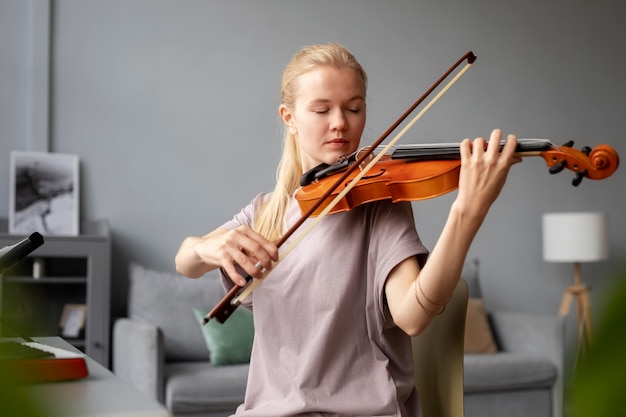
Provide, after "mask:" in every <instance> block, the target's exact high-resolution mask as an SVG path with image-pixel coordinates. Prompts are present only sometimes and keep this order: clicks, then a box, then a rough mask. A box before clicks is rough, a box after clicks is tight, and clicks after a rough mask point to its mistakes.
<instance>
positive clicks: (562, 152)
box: [295, 139, 619, 217]
mask: <svg viewBox="0 0 626 417" xmlns="http://www.w3.org/2000/svg"><path fill="white" fill-rule="evenodd" d="M573 144H574V143H573V142H572V141H570V142H568V143H566V144H565V145H563V146H555V145H554V144H552V143H551V142H550V141H549V140H547V139H519V140H518V143H517V149H516V152H515V156H519V157H528V156H539V157H542V158H543V159H544V160H545V161H546V164H547V166H548V167H549V172H550V173H551V174H556V173H558V172H561V171H562V170H564V169H565V168H567V169H569V170H571V171H574V173H575V174H574V179H573V181H572V184H573V185H574V186H578V185H579V184H580V183H581V181H582V180H583V178H589V179H592V180H600V179H604V178H607V177H609V176H611V175H612V174H613V172H615V170H616V169H617V167H618V166H619V155H618V154H617V152H616V151H615V149H613V148H612V147H610V146H608V145H598V146H597V147H596V148H594V149H593V150H592V149H591V148H589V147H588V146H586V147H584V148H582V149H581V150H577V149H574V148H573ZM503 146H504V142H502V143H501V145H500V148H502V147H503ZM365 149H367V148H363V149H361V150H359V151H357V152H355V153H354V154H352V155H350V156H348V157H346V158H344V159H343V160H342V161H340V162H337V163H336V164H332V165H328V164H321V165H319V166H317V167H315V168H313V169H312V170H310V171H307V172H306V173H304V175H303V176H302V178H301V179H300V185H301V188H300V189H299V190H298V191H297V192H296V195H295V198H296V200H297V201H298V204H299V205H300V209H301V211H302V212H303V213H304V212H307V211H308V210H310V209H311V208H312V207H313V206H314V205H315V210H313V212H312V214H311V217H314V216H317V215H319V214H320V213H321V212H322V211H323V210H324V209H325V208H326V207H327V206H328V204H329V203H330V202H331V201H332V200H334V199H335V198H336V197H337V195H339V194H340V193H341V192H342V191H344V189H345V188H346V187H348V186H349V185H350V184H351V183H352V182H353V181H354V180H355V177H356V176H357V175H358V170H354V171H353V172H352V174H350V175H349V176H348V177H347V178H345V180H343V181H342V184H341V185H339V186H338V187H336V188H334V190H333V191H332V192H331V193H327V190H328V188H329V187H330V185H331V184H334V183H335V182H336V179H337V178H338V176H339V175H340V174H341V173H343V172H344V171H346V170H347V169H348V167H350V166H351V165H352V164H354V163H355V162H356V160H357V159H358V155H359V154H360V153H362V152H363V151H364V150H365ZM378 149H382V147H378ZM375 152H376V151H374V153H372V154H370V156H369V159H370V160H371V159H372V155H373V154H375ZM366 161H367V159H366ZM362 164H363V163H362ZM362 164H361V165H362ZM460 169H461V155H460V144H455V143H451V144H420V145H397V146H395V147H393V148H391V149H390V150H388V151H387V152H386V153H385V155H383V156H382V158H380V159H379V160H378V161H377V162H376V163H375V164H374V165H373V166H372V167H371V168H370V169H369V172H368V173H367V175H364V176H363V177H362V178H360V179H359V180H358V182H357V183H355V184H352V187H351V189H350V190H349V192H347V193H346V194H345V195H344V196H343V198H342V199H341V200H339V201H338V202H337V203H336V204H335V205H334V207H333V208H332V209H331V210H329V211H328V213H329V214H332V213H337V212H342V211H350V210H352V209H353V208H355V207H357V206H359V205H361V204H366V203H371V202H373V201H379V200H385V199H389V200H391V201H393V202H399V201H417V200H426V199H430V198H435V197H439V196H441V195H444V194H446V193H449V192H451V191H453V190H455V189H457V188H458V180H459V172H460ZM324 194H327V196H326V197H325V200H324V202H322V204H317V202H318V200H319V199H320V198H322V196H323V195H324Z"/></svg>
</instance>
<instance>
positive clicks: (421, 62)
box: [0, 0, 626, 315]
mask: <svg viewBox="0 0 626 417" xmlns="http://www.w3.org/2000/svg"><path fill="white" fill-rule="evenodd" d="M625 18H626V3H625V2H618V1H609V0H602V1H594V2H591V1H586V0H576V1H564V0H563V1H544V0H528V1H524V2H520V1H499V2H495V1H488V0H475V1H453V0H444V1H442V0H429V1H414V0H405V1H402V0H394V1H373V0H343V1H331V0H318V1H315V2H312V1H309V2H305V1H287V0H284V1H279V0H266V1H263V2H259V1H252V0H251V1H242V0H233V1H228V2H219V1H182V2H181V1H164V0H161V1H148V0H130V1H129V0H108V1H95V0H94V1H76V0H74V1H72V0H56V1H51V0H29V1H19V0H0V64H1V70H0V89H1V93H0V136H2V142H1V144H0V155H1V156H0V158H1V162H0V163H1V164H2V167H3V168H2V170H0V216H1V217H6V216H7V213H8V181H9V172H8V171H9V170H8V161H9V153H10V151H11V150H13V149H21V150H50V151H54V152H64V153H74V154H78V155H79V156H80V159H81V175H82V177H81V186H82V189H81V193H82V207H81V209H82V212H81V214H82V217H83V218H88V219H100V218H106V219H108V220H109V221H110V224H111V226H112V230H113V239H114V240H113V245H114V253H113V255H114V256H113V262H114V265H113V272H114V277H113V279H114V285H113V291H114V294H113V297H114V300H113V311H114V313H115V314H118V315H119V314H123V313H124V308H125V307H124V306H125V303H126V293H125V291H126V279H127V273H126V269H127V266H128V263H129V262H130V261H138V262H141V263H143V264H145V265H146V266H149V267H152V268H156V269H165V270H173V269H174V266H173V257H174V254H175V252H176V250H177V248H178V245H179V244H180V242H181V240H182V239H183V238H184V237H185V236H187V235H189V234H203V233H205V232H207V231H209V230H211V229H213V228H215V227H216V226H218V225H219V224H221V223H222V222H224V221H225V220H226V219H229V218H230V217H231V216H232V215H233V214H234V213H235V212H236V211H238V210H239V208H240V207H241V206H243V205H244V204H246V203H247V202H248V201H249V200H250V199H251V198H252V197H253V196H254V195H255V194H256V193H257V192H259V191H261V190H269V189H270V188H271V187H272V184H273V180H274V167H275V165H276V162H277V160H278V157H279V153H280V147H281V146H280V141H281V139H280V125H279V123H278V117H277V112H276V109H277V105H278V89H279V78H280V74H281V71H282V68H283V66H284V64H285V63H286V61H287V60H288V59H289V58H290V57H291V55H292V54H293V53H294V52H295V51H296V50H297V49H299V48H300V47H302V46H304V45H308V44H312V43H317V42H328V41H337V42H340V43H343V44H344V45H346V46H347V47H348V48H350V49H351V50H352V51H353V52H354V53H355V54H356V56H357V57H358V58H360V60H361V62H362V64H363V65H364V66H365V68H366V70H367V71H368V74H369V77H370V90H369V94H368V96H369V97H368V99H369V109H368V125H367V127H366V131H365V137H364V139H363V143H364V144H367V143H371V142H372V141H373V140H375V139H376V138H377V137H378V136H379V135H380V134H381V133H382V132H383V131H384V130H385V129H386V128H387V126H388V125H390V124H391V123H392V122H393V121H394V120H395V119H396V118H397V117H398V116H399V115H400V114H401V113H402V112H403V111H404V110H405V109H406V108H407V107H408V106H409V105H410V104H411V103H412V102H413V101H414V100H416V99H417V98H418V97H419V96H420V95H421V94H422V92H423V91H424V90H425V89H426V88H427V87H428V86H429V85H430V84H431V83H432V82H434V81H435V80H436V79H437V78H438V77H439V75H440V74H441V73H442V72H443V71H444V70H445V69H447V68H448V67H449V66H450V65H451V64H452V63H453V62H454V61H456V60H457V59H458V58H459V57H460V56H461V55H462V54H463V53H465V52H466V51H467V50H473V51H474V52H475V53H476V54H477V56H478V60H477V61H476V64H475V65H474V66H473V67H472V68H471V69H470V71H469V72H468V73H467V74H466V75H465V76H464V77H463V78H462V79H461V80H460V81H459V82H458V83H457V84H456V85H455V86H454V87H453V88H452V89H451V90H450V92H449V93H448V94H447V95H446V96H444V97H443V98H442V99H441V100H440V102H439V103H438V104H437V105H436V106H435V107H434V108H433V109H432V110H431V111H430V112H428V113H427V114H426V116H425V117H424V118H423V119H422V120H421V121H420V122H419V123H418V124H417V126H416V127H414V128H413V129H412V130H411V132H410V133H409V134H408V135H407V137H405V138H404V139H403V142H404V143H410V142H438V141H459V140H461V139H463V138H465V137H476V136H483V135H488V134H489V132H490V131H491V129H492V128H494V127H500V128H502V129H503V130H504V131H505V132H513V133H516V134H517V135H518V136H519V137H539V138H549V139H552V140H553V141H555V142H556V143H557V144H562V143H564V142H566V141H568V140H574V141H575V142H576V145H577V146H584V145H589V146H592V147H593V146H595V145H597V144H599V143H606V144H609V145H612V146H613V147H615V148H616V149H617V151H618V152H619V153H621V154H624V150H625V146H624V144H623V140H622V138H621V136H622V135H623V132H624V130H625V129H624V127H625V126H624V120H625V115H626V99H625V97H626V83H625V82H624V80H623V78H622V74H623V68H625V67H626V57H625V55H624V54H623V52H624V39H626V26H625V25H624V24H623V22H624V19H625ZM48 63H49V66H48ZM48 70H49V71H48ZM624 175H625V173H624V169H622V170H618V172H617V173H616V174H615V175H614V176H613V177H611V178H609V179H607V180H604V181H599V182H592V181H583V183H582V184H581V186H580V187H578V188H573V187H572V186H571V185H570V181H571V178H572V175H571V173H562V174H560V175H557V176H550V175H549V174H548V172H547V168H546V167H545V163H544V162H543V161H542V160H540V159H533V158H529V159H527V160H525V161H524V162H523V163H522V164H521V165H518V166H515V167H514V169H513V170H512V172H511V175H510V177H509V181H508V183H507V185H506V187H505V189H504V191H503V193H502V196H501V198H500V199H499V200H498V201H497V203H496V204H495V206H494V207H493V209H492V211H491V213H490V215H489V217H488V218H487V222H486V224H485V225H484V227H483V228H482V230H481V232H480V233H479V235H478V237H477V239H476V241H475V243H474V245H473V247H472V249H471V254H470V256H472V257H478V258H480V260H481V275H482V282H483V290H484V292H485V296H486V298H487V304H488V306H489V307H490V308H506V309H510V310H516V311H536V312H546V313H548V312H549V313H555V312H556V311H557V309H558V305H559V303H560V298H561V295H562V291H563V288H564V286H565V285H568V284H570V283H571V282H572V275H573V272H572V267H571V265H567V264H551V263H546V262H544V261H543V260H542V257H541V214H542V213H544V212H549V211H583V210H600V211H604V212H607V213H608V214H609V219H610V225H611V251H612V258H611V259H610V260H609V261H606V262H601V263H597V264H586V265H584V266H583V277H584V279H585V281H587V282H588V283H590V284H591V285H592V286H593V289H594V292H593V297H594V308H596V309H598V308H599V304H600V303H601V298H602V294H603V293H604V292H606V291H607V289H608V288H610V284H611V282H612V281H614V280H615V279H616V276H615V274H616V273H617V271H618V270H619V266H620V265H621V263H622V262H623V260H624V253H625V246H626V227H625V224H624V223H625V220H624V217H623V215H622V214H623V213H624V212H625V208H626V197H625V196H624V193H623V189H624ZM453 198H454V195H453V194H452V195H448V196H445V197H442V198H438V199H435V200H430V201H426V202H419V203H415V204H414V208H415V214H416V223H417V227H418V230H419V232H420V234H421V236H422V238H423V240H424V241H425V242H426V243H427V244H428V245H429V246H430V247H432V246H433V245H434V243H435V242H436V239H437V236H438V234H439V231H440V229H441V227H442V225H443V222H444V221H445V218H446V214H447V210H448V207H449V205H450V203H451V201H452V200H453Z"/></svg>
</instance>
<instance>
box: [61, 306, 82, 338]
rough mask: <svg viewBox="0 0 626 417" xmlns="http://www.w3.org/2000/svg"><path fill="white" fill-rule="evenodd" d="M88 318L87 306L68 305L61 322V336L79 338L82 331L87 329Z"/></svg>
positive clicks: (64, 309)
mask: <svg viewBox="0 0 626 417" xmlns="http://www.w3.org/2000/svg"><path fill="white" fill-rule="evenodd" d="M86 317H87V306H86V305H85V304H66V305H65V307H63V314H62V315H61V321H60V322H59V326H60V327H61V336H63V337H71V338H76V337H79V336H80V332H81V330H82V329H83V328H84V327H85V319H86Z"/></svg>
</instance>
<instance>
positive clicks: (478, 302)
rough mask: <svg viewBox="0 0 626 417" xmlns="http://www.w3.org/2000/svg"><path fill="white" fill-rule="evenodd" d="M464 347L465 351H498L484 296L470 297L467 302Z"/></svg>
mask: <svg viewBox="0 0 626 417" xmlns="http://www.w3.org/2000/svg"><path fill="white" fill-rule="evenodd" d="M463 347H464V351H465V353H496V352H497V351H498V347H497V345H496V341H495V338H494V337H493V332H492V330H491V324H490V323H489V319H488V317H487V312H486V311H485V306H484V302H483V300H482V298H470V299H469V300H468V302H467V315H466V317H465V342H464V345H463Z"/></svg>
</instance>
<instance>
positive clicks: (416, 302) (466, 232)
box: [385, 129, 521, 336]
mask: <svg viewBox="0 0 626 417" xmlns="http://www.w3.org/2000/svg"><path fill="white" fill-rule="evenodd" d="M501 138H502V132H501V131H500V130H499V129H496V130H494V131H493V132H492V133H491V136H490V139H489V144H488V145H485V140H484V139H483V138H478V139H476V140H474V141H473V142H472V141H470V140H469V139H465V140H464V141H463V142H462V143H461V173H460V175H459V189H458V193H457V197H456V199H455V201H454V203H453V204H452V207H451V208H450V212H449V215H448V218H447V221H446V224H445V225H444V228H443V230H442V233H441V235H440V237H439V239H438V241H437V244H436V245H435V247H434V248H433V250H432V252H431V254H430V256H429V257H428V261H427V262H426V264H425V265H424V267H423V268H421V269H420V267H419V264H418V262H417V259H415V258H414V257H411V258H407V259H405V260H404V261H403V262H401V263H399V264H398V265H397V266H396V267H395V268H394V269H393V270H392V271H391V272H390V274H389V276H388V278H387V282H386V284H385V295H386V297H387V303H388V305H389V310H390V312H391V315H392V317H393V320H394V322H395V323H396V325H398V326H399V327H400V328H401V329H403V330H404V331H405V332H406V333H407V334H409V335H411V336H413V335H417V334H419V333H420V332H421V331H422V330H423V329H425V328H426V326H427V325H428V324H429V323H430V321H431V320H432V318H433V317H434V316H435V315H436V314H437V313H439V312H441V311H442V309H443V308H445V303H446V302H447V301H448V300H449V299H450V295H451V294H452V292H453V291H454V288H455V287H456V285H457V283H458V280H459V277H460V275H461V270H462V268H463V262H464V261H465V257H466V255H467V252H468V250H469V248H470V245H471V243H472V241H473V239H474V237H475V236H476V233H477V232H478V230H479V228H480V226H481V224H482V223H483V221H484V219H485V216H486V215H487V212H488V211H489V208H490V207H491V205H492V204H493V202H494V201H495V200H496V198H497V197H498V195H499V194H500V191H501V190H502V187H503V186H504V183H505V181H506V177H507V175H508V172H509V169H510V168H511V166H512V165H513V164H515V163H517V162H520V161H521V159H520V158H518V157H516V156H514V152H515V148H516V144H517V140H516V138H515V136H514V135H509V136H508V138H507V140H506V143H505V146H504V147H503V149H502V151H500V139H501Z"/></svg>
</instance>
